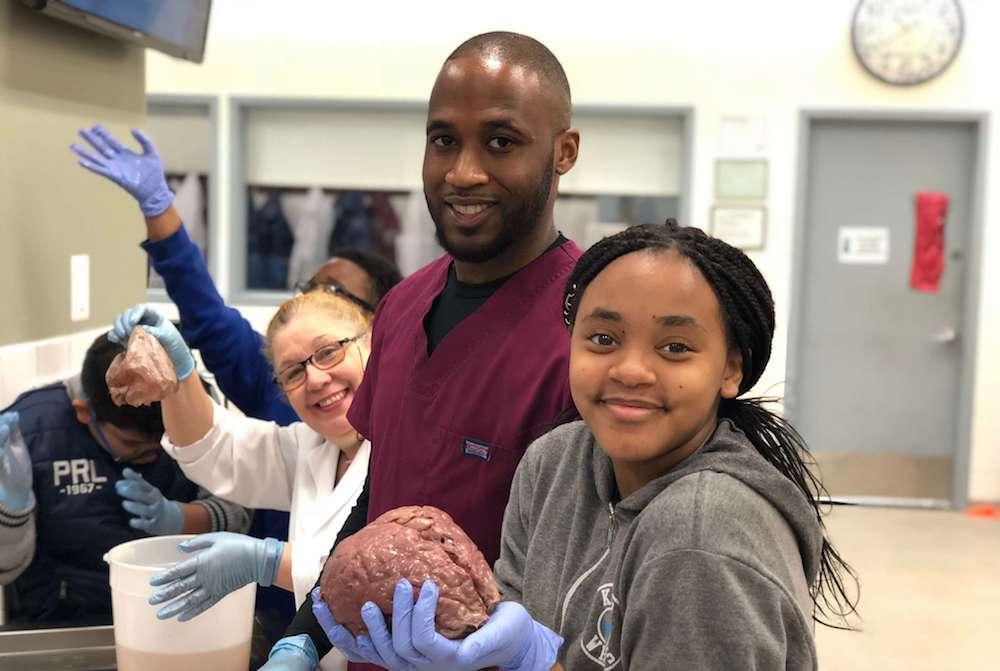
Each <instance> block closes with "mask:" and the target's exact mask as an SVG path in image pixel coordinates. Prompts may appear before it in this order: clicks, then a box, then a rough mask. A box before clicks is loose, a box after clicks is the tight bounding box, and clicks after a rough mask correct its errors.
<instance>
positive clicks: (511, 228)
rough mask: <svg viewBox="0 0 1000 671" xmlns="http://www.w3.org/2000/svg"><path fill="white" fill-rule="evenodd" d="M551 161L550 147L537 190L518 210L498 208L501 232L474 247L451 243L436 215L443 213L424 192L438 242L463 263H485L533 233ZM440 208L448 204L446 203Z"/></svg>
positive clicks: (546, 198) (546, 199)
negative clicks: (479, 245) (507, 210)
mask: <svg viewBox="0 0 1000 671" xmlns="http://www.w3.org/2000/svg"><path fill="white" fill-rule="evenodd" d="M554 160H555V151H554V150H553V152H552V153H551V154H549V159H548V161H547V162H546V164H545V171H544V172H543V173H542V177H541V179H540V180H539V183H538V189H536V190H535V192H534V193H533V194H532V196H531V198H530V199H528V200H527V201H523V202H522V203H521V205H520V207H518V208H517V209H515V210H513V211H511V212H506V211H504V210H502V209H501V211H500V216H501V217H502V222H503V223H502V226H501V227H500V232H499V233H497V236H496V237H495V238H493V239H492V240H490V241H488V242H487V243H486V244H485V245H483V246H481V247H479V248H477V249H469V248H464V247H458V246H455V245H453V244H451V242H450V241H449V240H448V239H447V237H446V236H445V234H444V227H443V226H442V225H441V222H440V221H439V218H440V217H441V216H443V212H435V211H434V208H433V207H431V203H430V199H428V198H427V192H426V191H425V192H424V198H425V199H426V200H427V209H428V210H429V211H430V213H431V218H432V219H433V220H434V234H435V237H436V238H437V241H438V244H440V245H441V247H443V248H444V250H445V251H446V252H448V253H449V254H451V256H452V257H453V258H454V259H456V260H458V261H461V262H462V263H485V262H487V261H492V260H493V259H495V258H497V257H498V256H500V255H501V254H503V253H504V252H505V251H507V249H509V248H510V247H511V246H512V245H513V244H514V243H515V242H517V241H518V240H520V239H522V238H523V237H525V236H527V235H529V234H530V233H532V232H533V231H534V230H535V229H536V228H538V226H539V225H540V224H541V221H542V217H543V216H544V214H545V209H546V207H547V205H548V203H549V193H550V191H551V190H552V179H553V177H554V175H555V168H554V166H553V161H554ZM442 207H448V205H447V204H445V205H443V206H442Z"/></svg>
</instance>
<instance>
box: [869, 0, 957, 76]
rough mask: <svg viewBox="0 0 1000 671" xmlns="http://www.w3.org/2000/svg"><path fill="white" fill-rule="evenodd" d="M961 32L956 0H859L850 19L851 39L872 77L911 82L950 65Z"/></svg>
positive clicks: (955, 52) (936, 72)
mask: <svg viewBox="0 0 1000 671" xmlns="http://www.w3.org/2000/svg"><path fill="white" fill-rule="evenodd" d="M963 32H964V20H963V17H962V8H961V7H960V6H959V4H958V0H860V1H859V2H858V5H857V7H856V8H855V9H854V18H853V20H852V22H851V43H852V45H853V46H854V54H855V55H856V56H857V58H858V60H859V61H860V62H861V65H862V66H864V68H865V70H867V71H868V72H869V73H871V74H872V75H873V76H874V77H877V78H878V79H880V80H882V81H883V82H886V83H887V84H895V85H898V86H913V85H914V84H922V83H924V82H926V81H929V80H931V79H933V78H934V77H937V76H938V75H939V74H941V73H942V72H944V71H945V69H947V67H948V66H949V65H951V62H952V61H953V60H955V56H957V55H958V50H959V48H960V47H961V46H962V36H963Z"/></svg>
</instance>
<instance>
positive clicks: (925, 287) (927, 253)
mask: <svg viewBox="0 0 1000 671" xmlns="http://www.w3.org/2000/svg"><path fill="white" fill-rule="evenodd" d="M916 201H917V202H916V211H917V221H916V235H915V236H914V240H913V265H912V267H911V268H910V287H911V288H912V289H913V290H914V291H924V292H927V293H932V294H933V293H937V292H938V290H939V289H940V288H941V275H942V273H944V222H945V218H946V217H947V215H948V195H947V194H945V193H926V192H921V193H918V194H917V198H916Z"/></svg>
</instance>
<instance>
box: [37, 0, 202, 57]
mask: <svg viewBox="0 0 1000 671" xmlns="http://www.w3.org/2000/svg"><path fill="white" fill-rule="evenodd" d="M22 2H24V3H25V4H26V5H28V6H29V7H32V8H33V9H36V10H38V11H40V12H41V13H43V14H48V15H49V16H52V17H55V18H58V19H62V20H63V21H68V22H70V23H74V24H76V25H78V26H82V27H84V28H87V29H89V30H94V31H96V32H99V33H104V34H105V35H110V36H111V37H115V38H118V39H122V40H127V41H129V42H135V43H137V44H141V45H143V46H147V47H152V48H153V49H156V50H158V51H162V52H164V53H168V54H170V55H171V56H177V57H178V58H184V59H187V60H189V61H194V62H195V63H201V61H202V59H203V58H204V56H205V35H206V34H207V33H208V15H209V14H210V13H211V11H212V0H22Z"/></svg>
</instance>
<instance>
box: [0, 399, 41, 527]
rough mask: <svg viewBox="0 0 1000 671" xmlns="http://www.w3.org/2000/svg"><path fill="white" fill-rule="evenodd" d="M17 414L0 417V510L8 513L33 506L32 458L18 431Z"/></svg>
mask: <svg viewBox="0 0 1000 671" xmlns="http://www.w3.org/2000/svg"><path fill="white" fill-rule="evenodd" d="M17 420H18V415H17V413H16V412H5V413H3V414H2V415H0V506H3V507H5V508H7V510H9V511H11V512H15V511H20V510H25V509H26V508H30V507H31V506H33V505H34V504H35V494H34V492H33V491H32V490H31V456H30V455H29V454H28V448H27V447H25V446H24V441H23V440H21V434H20V432H19V431H18V430H17Z"/></svg>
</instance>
